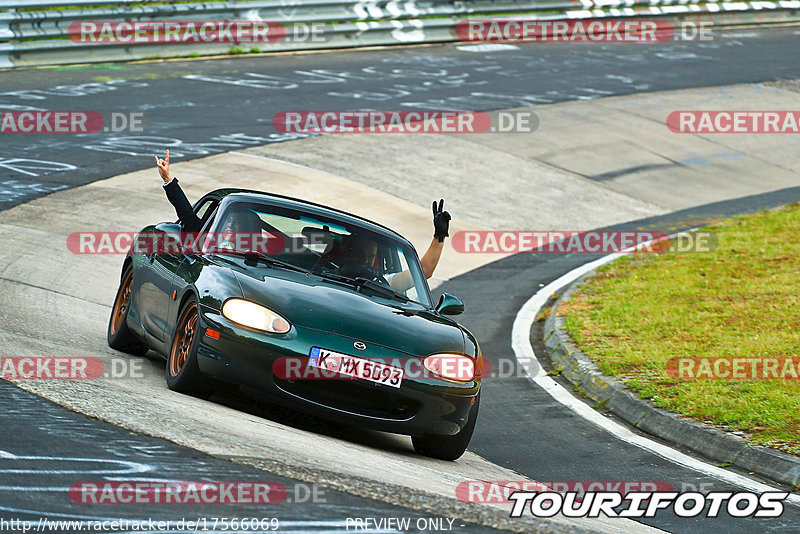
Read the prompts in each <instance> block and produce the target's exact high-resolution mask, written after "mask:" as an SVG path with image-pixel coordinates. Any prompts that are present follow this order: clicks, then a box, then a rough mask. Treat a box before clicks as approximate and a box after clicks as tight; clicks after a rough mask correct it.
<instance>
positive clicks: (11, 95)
mask: <svg viewBox="0 0 800 534" xmlns="http://www.w3.org/2000/svg"><path fill="white" fill-rule="evenodd" d="M797 31H798V30H796V29H795V27H788V28H780V29H772V30H769V31H767V30H754V29H741V30H734V31H729V32H718V33H715V39H714V40H713V41H670V42H667V43H659V44H654V45H646V44H628V43H608V44H594V43H592V44H564V43H546V44H541V45H537V44H527V45H517V46H516V47H515V48H513V49H504V50H500V51H496V52H470V51H468V50H478V49H476V48H475V45H465V46H457V45H447V46H425V47H411V48H389V49H383V50H363V51H349V52H333V53H327V54H307V55H283V56H268V57H252V58H250V57H239V58H231V59H218V60H207V61H167V62H155V63H137V64H119V65H112V66H102V65H90V66H88V67H78V68H74V67H59V68H53V69H32V70H20V71H13V72H1V73H0V110H26V109H47V110H51V111H54V110H93V111H97V112H100V113H101V114H102V115H103V117H104V118H105V119H106V124H107V125H109V124H110V120H111V114H112V113H114V112H121V113H129V112H138V113H143V114H144V115H143V117H142V119H143V132H141V133H131V132H120V133H118V134H113V133H104V132H99V133H96V134H84V135H72V136H58V137H55V138H54V136H47V135H4V136H3V139H2V143H0V209H3V208H8V207H9V206H11V205H14V204H15V203H17V202H21V201H24V200H29V199H31V198H35V197H36V196H39V195H42V194H46V193H48V192H51V191H53V190H57V189H60V188H65V187H72V186H76V185H81V184H86V183H89V182H92V181H94V180H97V179H100V178H107V177H109V176H115V175H117V174H121V173H123V172H129V171H132V170H136V169H142V168H145V167H148V166H150V165H151V164H152V163H153V157H152V155H153V153H154V152H161V151H163V149H164V148H165V147H170V148H171V151H170V153H171V156H172V159H173V161H183V160H185V159H190V158H195V157H200V156H205V155H209V154H215V153H221V152H227V151H230V150H236V149H241V148H245V147H247V146H252V145H261V144H265V143H269V142H277V141H282V140H286V139H287V138H291V137H292V136H287V135H284V134H277V133H276V132H275V130H274V128H273V126H272V118H273V116H274V114H275V113H277V112H279V111H287V110H307V109H316V110H353V109H360V110H366V109H378V110H394V109H399V110H411V109H414V110H420V109H423V110H446V109H455V110H465V109H472V110H488V109H506V108H516V107H524V106H532V105H537V104H549V103H555V102H561V101H567V100H588V99H595V98H600V97H604V96H611V95H625V94H633V93H641V92H650V91H664V90H671V89H683V88H690V87H707V86H719V85H729V84H736V83H748V82H764V81H770V80H776V79H782V78H794V77H798V76H800V46H798V42H800V36H798V35H797ZM120 80H124V81H120ZM295 135H296V134H295ZM20 160H22V161H20Z"/></svg>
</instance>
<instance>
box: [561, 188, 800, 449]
mask: <svg viewBox="0 0 800 534" xmlns="http://www.w3.org/2000/svg"><path fill="white" fill-rule="evenodd" d="M799 228H800V204H797V203H795V204H792V205H790V206H786V207H784V208H781V209H777V210H768V211H763V212H758V213H755V214H751V215H746V216H741V217H735V218H733V219H728V220H726V221H723V222H721V223H719V224H715V225H713V226H710V227H708V228H707V230H710V231H713V232H715V233H716V235H717V248H716V249H715V250H714V251H712V252H706V253H684V254H680V253H666V254H634V255H630V256H626V257H623V258H621V259H619V260H617V261H614V262H612V263H610V264H608V265H606V266H604V267H602V268H600V269H598V272H597V274H596V276H594V277H592V278H591V279H589V280H588V281H587V283H586V284H584V285H583V286H582V287H581V288H580V289H579V290H578V291H576V292H575V294H574V295H573V297H572V298H571V299H570V300H569V301H568V302H567V303H565V304H564V305H563V306H562V307H561V308H560V309H559V314H560V315H565V316H566V327H567V330H568V331H569V333H570V335H572V337H573V339H574V340H575V341H576V342H577V343H578V345H580V347H581V349H582V350H583V351H584V352H585V353H586V354H587V355H588V356H590V357H591V358H592V359H593V360H594V361H595V362H597V364H598V366H599V367H600V369H601V370H602V371H603V373H605V374H607V375H609V376H614V377H616V378H617V379H619V380H621V381H622V382H624V383H625V384H626V385H627V386H628V387H630V388H631V389H632V390H633V391H635V392H636V393H637V394H639V395H640V396H641V397H644V398H648V399H650V400H651V401H652V402H653V403H654V404H655V405H656V406H658V407H660V408H664V409H667V410H670V411H672V412H676V413H680V414H682V415H686V416H689V417H692V418H694V419H697V420H700V421H704V422H707V423H712V424H716V425H719V426H722V427H724V428H727V429H731V430H737V431H741V432H742V433H743V434H744V435H745V436H746V437H747V438H748V439H749V440H751V442H753V443H754V444H759V445H765V446H769V447H774V448H777V449H781V450H783V451H786V452H789V453H792V454H797V455H800V379H784V380H776V379H756V380H741V379H735V380H733V379H727V380H726V379H718V378H715V379H700V380H686V379H679V378H672V377H671V376H670V375H669V374H668V372H667V362H668V361H669V360H670V359H672V358H676V357H707V358H718V357H724V358H774V357H777V358H782V357H795V362H796V361H797V357H798V356H800V292H799V291H798V290H799V289H800V239H798V237H797V230H798V229H799Z"/></svg>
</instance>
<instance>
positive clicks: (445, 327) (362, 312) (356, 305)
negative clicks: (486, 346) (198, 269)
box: [232, 267, 465, 357]
mask: <svg viewBox="0 0 800 534" xmlns="http://www.w3.org/2000/svg"><path fill="white" fill-rule="evenodd" d="M232 270H233V272H234V274H235V275H236V278H237V279H238V280H239V284H240V285H241V287H242V293H243V295H244V298H246V299H248V300H252V301H253V302H256V303H259V304H261V305H263V306H267V307H268V308H270V309H271V310H273V311H275V312H277V313H279V314H281V315H282V316H283V317H285V318H286V319H287V320H288V321H289V322H290V323H292V324H294V325H297V326H301V327H305V328H310V329H315V330H321V331H324V332H329V333H334V334H338V335H342V336H346V337H350V338H353V339H354V340H359V341H363V342H367V343H374V344H376V345H381V346H384V347H387V348H390V349H393V350H398V351H402V352H405V353H407V354H410V355H414V356H423V357H424V356H428V355H429V354H433V353H436V352H459V353H463V352H464V347H465V342H464V333H463V332H462V331H461V328H460V327H459V326H458V324H457V323H456V322H455V321H452V320H451V319H447V318H444V317H441V316H439V315H436V314H435V313H433V312H431V311H429V310H426V309H425V308H423V307H422V306H421V305H418V304H413V303H409V304H404V303H401V302H399V301H391V300H386V299H383V298H381V297H376V299H375V300H373V299H372V298H370V297H371V295H370V296H366V295H363V294H361V293H360V292H358V291H356V290H355V289H351V288H349V287H345V286H342V285H339V284H337V283H330V282H328V281H325V280H322V279H320V278H319V277H318V276H314V275H310V276H309V275H305V274H302V273H293V272H291V271H282V270H280V269H275V268H264V269H261V268H250V269H248V270H247V271H243V270H240V269H238V268H236V267H232Z"/></svg>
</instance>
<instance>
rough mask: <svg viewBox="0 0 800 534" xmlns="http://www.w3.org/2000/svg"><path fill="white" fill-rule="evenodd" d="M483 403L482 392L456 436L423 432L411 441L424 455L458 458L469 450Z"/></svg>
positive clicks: (442, 458)
mask: <svg viewBox="0 0 800 534" xmlns="http://www.w3.org/2000/svg"><path fill="white" fill-rule="evenodd" d="M480 403H481V394H480V393H478V398H477V399H476V400H475V404H474V405H473V406H472V408H471V409H470V411H469V419H467V424H466V425H464V428H462V429H461V431H460V432H459V433H458V434H456V435H454V436H438V435H435V434H423V435H421V436H412V437H411V442H412V443H413V444H414V450H415V451H417V453H419V454H422V455H424V456H430V457H431V458H438V459H439V460H450V461H452V460H458V459H459V458H461V456H462V455H463V454H464V451H466V450H467V445H469V440H470V439H472V432H473V431H474V430H475V422H476V421H477V420H478V407H479V406H480Z"/></svg>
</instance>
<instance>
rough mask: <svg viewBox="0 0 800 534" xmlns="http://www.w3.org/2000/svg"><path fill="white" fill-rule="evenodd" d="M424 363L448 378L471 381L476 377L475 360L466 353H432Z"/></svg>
mask: <svg viewBox="0 0 800 534" xmlns="http://www.w3.org/2000/svg"><path fill="white" fill-rule="evenodd" d="M423 364H424V365H425V369H427V370H428V371H430V372H431V373H433V374H435V375H438V376H441V377H442V378H447V379H448V380H456V381H458V382H469V381H470V380H472V379H474V378H475V362H474V361H473V360H472V358H470V357H469V356H465V355H464V354H450V353H442V354H431V355H430V356H428V357H427V358H425V360H424V361H423Z"/></svg>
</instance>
